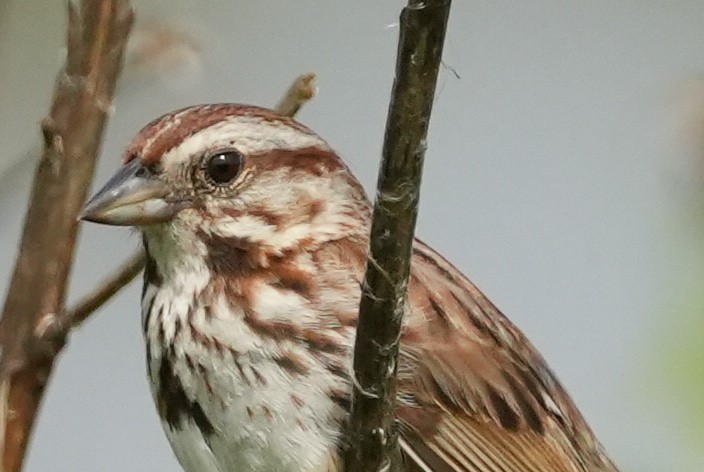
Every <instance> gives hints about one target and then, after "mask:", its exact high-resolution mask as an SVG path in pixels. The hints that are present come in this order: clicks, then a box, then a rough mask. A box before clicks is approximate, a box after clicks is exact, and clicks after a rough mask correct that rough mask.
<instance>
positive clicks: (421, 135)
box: [345, 0, 450, 472]
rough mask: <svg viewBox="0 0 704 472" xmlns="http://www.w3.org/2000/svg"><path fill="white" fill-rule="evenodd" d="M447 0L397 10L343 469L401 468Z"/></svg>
mask: <svg viewBox="0 0 704 472" xmlns="http://www.w3.org/2000/svg"><path fill="white" fill-rule="evenodd" d="M449 13H450V0H410V1H409V3H408V6H407V7H406V8H404V9H403V11H402V12H401V24H400V37H399V45H398V56H397V60H396V79H395V81H394V86H393V90H392V93H391V103H390V105H389V114H388V118H387V122H386V133H385V136H384V146H383V151H382V161H381V167H380V169H379V180H378V183H377V198H376V202H375V205H374V217H373V220H372V229H371V237H370V247H369V259H368V261H367V268H366V273H365V276H364V283H363V285H362V300H361V304H360V309H359V324H358V328H357V338H356V342H355V347H354V379H355V382H354V390H353V395H352V413H351V418H350V424H349V430H348V440H349V449H348V450H347V451H346V453H345V471H346V472H370V471H379V470H398V466H399V464H398V462H399V461H398V446H397V434H396V431H395V404H396V360H397V357H398V349H399V340H400V330H401V322H402V319H403V311H404V305H405V301H406V285H407V283H408V275H409V271H410V257H411V250H412V245H413V233H414V229H415V223H416V215H417V212H418V197H419V188H420V180H421V174H422V168H423V157H424V154H425V142H426V136H427V131H428V123H429V121H430V112H431V109H432V104H433V97H434V94H435V85H436V82H437V76H438V69H439V66H440V60H441V56H442V47H443V42H444V39H445V29H446V26H447V19H448V16H449Z"/></svg>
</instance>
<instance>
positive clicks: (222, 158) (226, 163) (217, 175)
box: [205, 151, 242, 185]
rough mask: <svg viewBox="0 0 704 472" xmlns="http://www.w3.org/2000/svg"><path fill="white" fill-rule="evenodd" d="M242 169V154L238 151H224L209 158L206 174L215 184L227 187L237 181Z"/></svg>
mask: <svg viewBox="0 0 704 472" xmlns="http://www.w3.org/2000/svg"><path fill="white" fill-rule="evenodd" d="M241 168H242V154H240V153H239V152H237V151H222V152H218V153H217V154H213V155H212V156H210V157H209V158H208V162H207V163H206V167H205V172H206V174H207V176H208V179H209V180H210V181H211V182H213V183H214V184H217V185H226V184H229V183H230V182H232V181H233V180H235V177H237V175H238V174H239V173H240V169H241Z"/></svg>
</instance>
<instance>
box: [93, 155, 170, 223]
mask: <svg viewBox="0 0 704 472" xmlns="http://www.w3.org/2000/svg"><path fill="white" fill-rule="evenodd" d="M169 193H170V192H169V189H168V187H167V185H166V184H165V183H164V182H163V181H162V180H161V179H159V178H158V177H157V176H155V175H154V174H153V173H152V172H150V171H148V169H147V168H145V167H144V166H143V165H142V163H141V162H139V159H133V160H132V161H130V162H129V163H127V164H126V165H124V166H123V167H122V168H121V169H120V170H119V171H118V172H117V173H116V174H115V175H114V176H113V177H112V178H111V179H110V180H109V181H108V183H107V184H105V186H104V187H103V188H102V189H100V191H99V192H98V193H96V194H95V195H94V196H93V197H92V198H91V199H90V200H88V203H86V205H85V206H84V207H83V211H82V212H81V215H80V219H82V220H88V221H93V222H95V223H103V224H107V225H117V226H138V225H139V226H141V225H150V224H154V223H161V222H164V221H168V220H170V219H171V218H172V217H173V216H174V215H175V214H176V213H177V212H178V211H179V210H180V209H182V208H183V206H181V205H179V204H177V203H175V202H170V201H168V200H166V199H165V197H167V195H168V194H169Z"/></svg>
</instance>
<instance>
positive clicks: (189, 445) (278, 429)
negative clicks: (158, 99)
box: [86, 104, 617, 472]
mask: <svg viewBox="0 0 704 472" xmlns="http://www.w3.org/2000/svg"><path fill="white" fill-rule="evenodd" d="M125 156H126V157H125V160H124V167H123V169H122V170H121V171H120V172H119V173H118V174H117V176H116V177H115V178H114V179H113V180H112V181H111V182H109V183H108V184H107V186H106V189H105V190H103V191H101V192H99V193H98V195H96V197H94V199H93V200H92V201H91V202H89V204H88V206H87V208H86V218H87V219H91V220H95V221H99V222H103V223H108V224H131V225H137V226H139V227H140V229H141V230H142V232H143V234H144V241H145V247H146V250H147V253H148V264H147V269H146V270H145V275H144V290H143V293H142V313H143V317H144V320H143V323H144V333H145V340H146V345H147V361H148V371H149V376H150V380H151V385H152V388H153V393H154V397H155V400H156V403H157V406H158V410H159V414H160V417H161V419H162V423H163V425H164V429H165V431H166V434H167V436H168V438H169V440H170V442H171V444H172V447H173V449H174V451H175V453H176V455H177V456H178V458H179V461H180V462H181V464H182V465H183V467H184V468H185V469H186V471H187V472H234V471H237V472H248V471H251V472H254V471H282V472H286V471H291V472H293V471H303V472H323V471H337V470H341V464H340V461H339V457H340V451H341V448H344V447H345V443H344V428H345V423H346V418H347V414H348V411H349V407H350V390H351V380H350V366H351V356H352V346H353V340H354V330H355V327H356V321H357V310H358V303H359V296H360V283H361V280H362V276H363V273H364V266H365V263H366V252H367V243H368V236H367V234H368V230H369V223H370V218H371V207H370V204H369V201H368V200H367V198H366V196H365V194H364V191H363V189H362V187H361V185H360V184H359V182H358V181H357V180H356V179H355V178H354V176H353V175H352V173H351V172H350V171H349V169H348V168H347V167H346V166H345V164H344V163H343V161H342V160H341V159H340V158H339V157H338V156H337V155H336V154H335V153H334V151H332V150H331V149H330V147H329V146H328V145H327V143H325V141H323V140H322V139H320V138H319V137H318V136H316V135H315V134H314V133H313V132H312V131H310V130H309V129H308V128H306V127H304V126H303V125H300V124H298V123H297V122H295V121H293V120H291V119H289V118H285V117H281V116H278V115H276V114H275V113H274V112H272V111H269V110H265V109H261V108H256V107H248V106H243V105H229V104H219V105H205V106H198V107H191V108H187V109H183V110H179V111H176V112H174V113H171V114H169V115H165V116H164V117H162V118H159V119H157V120H155V121H153V122H152V123H150V124H149V125H147V127H145V128H144V129H143V130H142V132H140V133H139V134H138V136H137V137H136V138H135V140H134V141H133V142H132V144H131V145H130V146H129V147H128V150H127V152H126V154H125ZM406 312H407V313H406V317H405V321H404V326H403V332H402V340H401V341H402V342H401V352H400V358H399V371H398V382H399V383H398V404H399V406H398V411H397V416H398V419H399V428H400V434H401V446H402V453H403V455H404V458H405V461H406V465H407V467H408V469H409V470H413V471H425V472H427V471H434V472H519V471H520V472H538V471H540V472H548V471H553V472H616V471H617V469H616V467H615V466H614V464H613V463H612V462H611V461H610V459H609V458H608V456H607V455H606V453H605V452H604V450H603V448H602V447H601V445H600V444H599V442H598V441H597V439H596V438H595V436H594V434H593V433H592V432H591V430H590V429H589V426H588V425H587V424H586V422H585V420H584V419H583V418H582V416H581V414H580V413H579V411H578V410H577V408H576V407H575V405H574V404H573V402H572V401H571V399H570V398H569V396H568V395H567V393H566V392H565V390H564V389H563V388H562V386H561V385H560V384H559V382H558V381H557V379H556V378H555V376H554V375H553V374H552V372H551V371H550V370H549V368H548V367H547V365H546V363H545V361H544V360H543V358H542V357H541V356H540V354H539V353H538V352H537V351H536V350H535V349H534V348H533V346H532V345H531V344H530V342H529V341H528V340H527V339H526V338H525V337H524V336H523V335H522V334H521V332H520V331H519V330H518V329H517V328H516V327H515V326H513V325H512V324H511V323H510V322H509V321H508V320H507V319H506V318H505V317H504V316H503V315H502V314H501V313H500V312H499V311H498V309H497V308H496V307H495V306H494V305H493V304H492V303H491V302H490V301H489V300H488V299H487V298H486V297H485V296H484V295H483V294H482V293H481V292H480V291H479V290H478V289H477V288H476V287H475V286H474V285H472V283H471V282H470V281H469V280H468V279H467V278H466V277H464V276H463V275H462V274H461V273H460V272H459V271H458V270H457V269H456V268H455V267H453V266H452V265H451V264H450V263H449V262H447V261H446V260H445V259H443V258H442V257H441V256H440V255H438V254H437V253H436V252H435V251H434V250H432V249H431V248H429V247H428V246H426V245H425V244H423V243H422V242H420V241H417V242H416V244H415V246H414V251H413V259H412V269H411V278H410V282H409V287H408V298H407V310H406Z"/></svg>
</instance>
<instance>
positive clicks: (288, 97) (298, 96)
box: [275, 73, 315, 116]
mask: <svg viewBox="0 0 704 472" xmlns="http://www.w3.org/2000/svg"><path fill="white" fill-rule="evenodd" d="M313 95H315V74H313V73H308V74H303V75H299V76H298V77H297V78H296V80H294V81H293V83H292V84H291V86H290V87H289V88H288V90H287V91H286V93H285V94H284V96H283V97H281V100H279V103H277V104H276V108H275V109H276V111H278V112H279V113H281V114H282V115H286V116H296V113H298V110H300V108H301V107H302V106H303V105H304V104H305V103H306V102H307V101H308V100H310V99H311V98H313Z"/></svg>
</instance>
